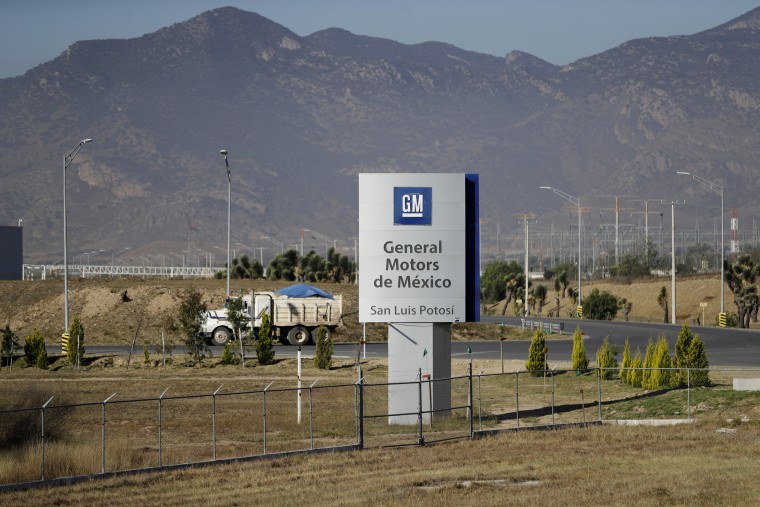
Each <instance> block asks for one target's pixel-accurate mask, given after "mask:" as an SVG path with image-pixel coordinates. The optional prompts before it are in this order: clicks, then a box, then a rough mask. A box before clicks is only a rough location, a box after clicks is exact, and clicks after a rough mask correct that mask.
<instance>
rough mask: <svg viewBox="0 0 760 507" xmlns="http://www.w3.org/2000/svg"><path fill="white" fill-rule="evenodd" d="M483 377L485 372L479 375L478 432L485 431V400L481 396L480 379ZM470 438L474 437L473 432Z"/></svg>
mask: <svg viewBox="0 0 760 507" xmlns="http://www.w3.org/2000/svg"><path fill="white" fill-rule="evenodd" d="M482 376H483V370H481V371H480V373H479V374H478V430H479V431H482V430H483V413H482V408H483V399H482V398H481V396H480V378H481V377H482ZM470 437H472V432H470Z"/></svg>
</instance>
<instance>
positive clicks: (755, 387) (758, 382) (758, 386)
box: [734, 378, 760, 391]
mask: <svg viewBox="0 0 760 507" xmlns="http://www.w3.org/2000/svg"><path fill="white" fill-rule="evenodd" d="M734 391H760V378H735V379H734Z"/></svg>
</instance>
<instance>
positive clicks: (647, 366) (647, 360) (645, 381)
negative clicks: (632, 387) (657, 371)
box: [641, 338, 654, 389]
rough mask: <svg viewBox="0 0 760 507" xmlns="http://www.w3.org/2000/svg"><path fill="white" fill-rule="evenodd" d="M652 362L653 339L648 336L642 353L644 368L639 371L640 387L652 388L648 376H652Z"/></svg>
mask: <svg viewBox="0 0 760 507" xmlns="http://www.w3.org/2000/svg"><path fill="white" fill-rule="evenodd" d="M653 364H654V341H653V340H652V338H649V341H648V342H647V349H646V353H645V354H644V364H643V368H644V370H643V371H642V372H641V387H642V388H643V389H653V387H651V382H650V378H651V377H652V370H651V368H652V365H653Z"/></svg>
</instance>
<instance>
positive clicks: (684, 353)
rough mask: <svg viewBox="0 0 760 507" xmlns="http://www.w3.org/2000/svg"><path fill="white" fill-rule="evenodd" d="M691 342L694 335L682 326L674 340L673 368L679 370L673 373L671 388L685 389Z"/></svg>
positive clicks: (685, 326)
mask: <svg viewBox="0 0 760 507" xmlns="http://www.w3.org/2000/svg"><path fill="white" fill-rule="evenodd" d="M693 340H694V335H693V334H692V332H691V330H690V329H689V326H687V325H686V324H684V325H683V327H682V328H681V332H680V333H678V338H676V350H675V354H676V356H675V362H674V364H673V366H674V367H676V368H679V369H678V370H676V371H675V372H674V373H673V387H686V381H687V378H686V377H687V373H686V368H689V367H690V365H689V350H690V347H691V342H692V341H693Z"/></svg>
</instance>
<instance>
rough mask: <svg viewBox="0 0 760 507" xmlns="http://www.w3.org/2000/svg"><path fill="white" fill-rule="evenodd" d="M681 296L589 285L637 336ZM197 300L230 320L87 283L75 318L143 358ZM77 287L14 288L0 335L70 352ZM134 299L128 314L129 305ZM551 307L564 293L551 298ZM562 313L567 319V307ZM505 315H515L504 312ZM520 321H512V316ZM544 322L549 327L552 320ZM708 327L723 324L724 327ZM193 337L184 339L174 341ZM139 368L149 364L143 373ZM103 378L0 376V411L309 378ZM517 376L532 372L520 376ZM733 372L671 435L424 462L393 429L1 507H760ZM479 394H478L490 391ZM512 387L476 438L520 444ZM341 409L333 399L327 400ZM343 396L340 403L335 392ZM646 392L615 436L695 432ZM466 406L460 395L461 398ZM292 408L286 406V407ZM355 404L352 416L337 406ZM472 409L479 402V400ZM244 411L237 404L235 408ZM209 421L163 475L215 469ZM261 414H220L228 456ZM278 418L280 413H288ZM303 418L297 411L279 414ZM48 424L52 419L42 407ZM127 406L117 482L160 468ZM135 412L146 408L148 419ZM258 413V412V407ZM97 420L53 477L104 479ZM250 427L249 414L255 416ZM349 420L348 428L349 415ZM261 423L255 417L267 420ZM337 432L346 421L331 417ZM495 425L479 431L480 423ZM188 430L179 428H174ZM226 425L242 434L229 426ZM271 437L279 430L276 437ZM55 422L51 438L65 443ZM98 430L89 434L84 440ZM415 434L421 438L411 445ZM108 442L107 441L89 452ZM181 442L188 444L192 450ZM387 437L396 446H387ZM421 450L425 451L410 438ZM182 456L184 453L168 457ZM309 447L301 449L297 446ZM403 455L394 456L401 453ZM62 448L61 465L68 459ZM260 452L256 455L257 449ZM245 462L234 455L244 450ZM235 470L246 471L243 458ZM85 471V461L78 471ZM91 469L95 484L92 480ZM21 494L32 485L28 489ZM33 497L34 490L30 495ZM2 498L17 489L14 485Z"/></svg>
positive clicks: (3, 467) (202, 284)
mask: <svg viewBox="0 0 760 507" xmlns="http://www.w3.org/2000/svg"><path fill="white" fill-rule="evenodd" d="M717 282H718V280H717V278H716V277H697V278H689V279H684V280H679V284H678V308H679V311H678V314H677V316H678V320H679V321H687V322H690V321H691V319H692V318H694V317H695V316H696V315H697V313H698V312H699V303H700V302H707V303H708V309H707V310H708V311H707V314H706V315H707V319H706V320H707V321H708V322H710V321H711V319H714V314H715V312H717V308H718V300H719V297H718V293H717V288H718V287H717V286H718V283H717ZM663 285H665V286H666V287H668V290H670V280H669V279H667V280H652V281H646V282H636V283H632V284H613V283H608V282H599V283H593V284H592V283H589V284H584V292H585V293H588V291H590V289H591V288H592V287H594V286H598V287H600V289H602V290H608V291H610V292H612V293H613V294H615V295H617V296H619V297H625V298H627V299H628V300H629V301H633V302H634V307H633V311H632V312H631V315H630V318H631V320H639V321H658V320H661V319H662V311H661V309H660V308H659V307H658V306H657V303H656V295H657V292H658V291H659V288H660V287H661V286H663ZM280 286H281V285H280V284H275V283H271V282H240V281H234V283H233V288H234V290H235V291H237V290H238V289H240V288H242V289H243V290H250V289H251V288H255V289H256V290H271V289H274V288H278V287H280ZM188 287H194V288H197V289H199V290H201V291H202V292H203V293H204V297H205V300H206V302H207V303H208V304H209V306H210V307H216V306H220V305H221V304H222V298H223V292H224V291H223V287H224V283H223V281H218V280H205V281H181V280H133V279H113V280H74V281H72V282H71V283H70V289H71V298H70V300H71V309H72V314H73V313H77V314H79V315H80V316H81V318H82V320H83V323H84V326H85V331H86V336H87V338H86V343H87V344H126V343H129V342H131V340H132V336H133V335H134V333H135V330H136V329H137V324H138V321H139V320H140V319H142V322H141V324H140V333H139V334H138V342H137V343H138V346H142V344H143V343H144V342H152V343H155V342H156V341H157V338H158V336H160V332H161V330H166V331H168V330H169V327H170V326H169V325H168V320H169V319H170V318H171V316H173V314H174V313H175V312H176V308H177V305H178V303H179V294H180V293H181V292H182V291H183V290H184V289H186V288H188ZM321 287H323V288H325V289H327V290H329V291H331V292H334V293H342V294H343V295H344V298H345V299H344V310H345V314H346V318H345V326H344V328H343V329H341V330H340V332H339V333H338V334H337V335H338V336H337V337H336V338H337V339H340V340H344V341H353V340H358V339H359V337H360V327H359V324H358V322H357V317H356V311H357V304H358V292H357V288H356V287H355V286H338V285H321ZM62 290H63V284H62V282H61V281H60V280H52V281H46V282H0V312H2V313H0V319H2V320H4V321H5V322H8V323H9V324H10V325H11V327H12V329H13V330H14V331H16V333H17V334H18V335H19V336H21V337H22V342H23V337H24V336H26V335H27V334H29V333H30V332H31V331H32V329H33V328H35V327H39V328H41V329H42V330H43V331H44V332H45V333H46V335H47V336H48V341H49V343H52V342H53V341H57V340H56V337H57V336H59V334H60V327H61V325H62V322H63V296H62ZM124 290H126V291H127V294H128V295H129V297H130V299H131V301H129V302H122V299H121V293H122V292H123V291H124ZM550 293H551V294H552V297H553V290H552V291H550ZM562 305H563V310H562V311H561V313H562V314H564V313H565V308H570V307H571V306H572V305H571V301H570V300H565V301H563V302H562ZM726 306H727V308H728V309H729V310H730V309H731V308H732V306H733V299H732V296H731V295H730V294H728V293H726ZM495 310H496V312H497V313H500V311H501V308H498V307H497V308H495ZM507 311H508V312H511V308H508V309H507ZM546 311H547V309H545V312H546ZM711 312H712V316H710V315H711ZM480 326H481V325H472V324H462V325H458V326H455V336H457V337H458V338H460V339H479V338H498V336H499V334H500V333H502V332H503V331H502V329H503V328H502V329H500V328H499V326H482V327H480ZM368 332H369V333H370V334H369V336H368V338H370V339H376V340H381V339H384V338H385V329H384V327H383V326H381V325H377V326H370V327H368ZM179 340H180V337H179V336H178V335H176V337H175V341H176V342H179ZM141 360H142V357H139V358H138V364H140V363H141ZM121 363H122V362H121V361H118V360H117V361H116V362H115V364H116V365H115V366H114V367H110V368H102V367H100V366H101V365H100V363H97V362H96V363H94V364H93V365H91V366H90V367H88V368H86V369H83V370H81V371H79V372H77V371H74V370H73V369H71V367H69V366H62V367H55V365H54V367H53V368H52V369H51V370H48V371H42V370H38V369H36V368H14V369H13V370H11V371H8V370H3V371H2V372H0V400H2V402H3V404H4V405H5V406H19V404H27V405H28V404H29V403H31V404H33V405H34V404H37V403H38V402H44V401H45V400H46V399H48V398H49V397H50V396H53V397H54V403H53V405H56V404H66V403H83V402H98V401H102V400H104V399H105V398H107V397H108V396H110V395H111V394H113V393H117V397H116V398H114V400H129V399H136V398H155V397H157V396H158V395H160V394H161V392H163V391H164V389H168V392H167V395H168V396H183V395H192V394H199V393H211V392H213V391H214V390H215V389H217V388H218V387H219V386H220V385H223V386H224V388H223V391H222V392H223V393H234V392H242V391H247V390H260V389H262V388H263V387H264V386H266V385H267V384H269V383H270V382H275V384H274V386H275V387H283V388H291V387H293V386H294V385H295V381H294V377H295V361H294V360H288V359H282V360H278V362H277V363H276V364H274V365H271V366H266V367H264V366H257V365H253V367H250V368H246V369H245V370H244V369H242V368H240V367H239V366H220V365H218V360H217V359H214V360H210V361H206V364H205V366H203V367H195V368H188V367H184V366H180V365H179V361H178V362H177V365H175V366H171V367H169V368H167V369H166V370H164V369H161V368H156V367H149V368H146V367H144V365H141V367H140V368H139V369H127V368H125V367H124V366H119V365H120V364H121ZM506 366H507V371H514V370H515V369H517V368H518V367H520V366H521V364H519V363H514V364H512V363H509V364H507V365H506ZM500 367H501V364H500V363H497V362H488V361H476V362H475V363H474V364H473V371H475V372H484V373H485V374H489V373H497V372H498V371H500ZM363 369H364V373H365V375H366V381H367V382H369V383H373V382H376V383H378V384H381V383H383V382H385V381H386V379H387V367H386V365H385V363H384V362H383V361H366V362H363ZM452 369H453V374H454V375H462V374H464V372H465V371H466V362H464V361H455V362H454V363H453V365H452ZM732 375H734V374H733V373H732V372H725V373H720V372H717V373H715V374H712V375H711V378H712V380H713V382H714V384H715V386H714V387H713V388H711V389H702V390H694V391H693V392H692V393H691V400H690V401H691V405H690V406H691V409H692V410H693V415H694V417H695V418H696V422H695V423H694V424H688V425H681V426H674V427H631V426H608V425H605V426H593V427H587V428H572V429H562V430H553V431H521V432H513V431H508V432H503V433H501V434H499V435H497V436H493V437H487V438H483V439H478V440H474V441H470V440H467V439H465V440H454V441H451V442H447V443H439V444H434V445H426V446H423V447H402V448H385V447H383V446H384V445H385V444H384V442H386V436H387V434H388V433H393V431H400V430H393V431H391V430H389V429H388V428H389V427H388V426H387V424H383V423H382V420H381V421H380V423H375V424H374V425H369V426H372V427H369V428H368V429H367V431H368V435H367V441H368V445H369V447H371V448H370V449H368V450H365V451H363V452H350V453H330V454H324V455H310V456H294V457H289V458H277V459H267V460H264V461H257V462H249V463H238V464H232V465H219V466H213V467H205V468H193V469H186V470H181V471H172V472H163V473H146V474H140V475H135V476H124V477H115V478H110V479H105V480H97V481H87V482H84V483H79V484H75V485H69V486H60V487H54V488H43V489H35V490H29V491H19V492H8V493H0V504H2V505H14V506H15V505H19V506H25V505H40V504H54V505H81V504H95V505H100V504H109V505H127V504H129V505H134V504H138V505H141V504H144V505H179V504H184V505H187V504H195V503H205V504H209V505H294V504H308V505H315V506H320V505H419V504H421V503H429V504H433V505H525V504H538V503H542V504H546V503H550V504H558V505H582V504H587V505H610V504H616V505H620V504H625V505H663V504H664V505H753V504H757V498H760V482H759V481H758V480H757V477H758V476H760V465H759V464H758V462H757V459H756V456H757V455H758V452H760V438H759V437H760V422H758V421H760V403H758V402H759V401H760V396H758V395H757V394H756V393H737V392H734V391H733V390H732V389H731V388H730V385H731V376H732ZM303 376H304V380H305V384H306V385H310V384H311V383H312V382H314V381H317V382H318V385H320V386H327V385H336V384H351V383H353V382H355V381H356V376H357V372H356V370H355V368H354V364H353V360H347V359H339V360H336V362H335V366H334V367H333V369H331V370H330V371H328V372H325V371H322V370H316V369H315V368H313V367H312V366H311V363H310V362H309V361H305V362H304V372H303ZM548 385H549V384H547V380H546V379H536V378H532V379H530V380H523V379H521V380H520V390H521V401H520V409H521V410H524V411H525V414H524V415H523V416H521V417H523V419H522V422H521V425H522V427H525V426H533V425H538V424H546V423H547V422H548V421H549V416H548V415H547V414H546V413H545V412H544V413H538V412H537V413H535V414H532V413H531V408H533V407H541V406H546V404H547V403H548V400H549V399H550V397H551V394H550V390H549V391H547V389H548V388H547V386H548ZM479 387H480V386H479ZM581 389H585V391H586V393H587V395H586V396H588V398H586V401H587V402H588V403H589V408H586V409H584V410H585V411H584V412H581V411H580V410H577V409H572V410H570V411H567V412H564V413H561V414H557V418H558V422H579V421H582V420H585V419H586V417H588V418H589V420H593V419H595V418H596V407H595V406H594V407H591V405H593V400H595V399H596V398H595V396H596V381H595V380H594V379H593V378H591V377H585V376H581V377H576V376H575V375H567V374H566V375H563V376H561V377H558V378H557V392H556V398H557V403H558V404H565V405H568V406H572V405H575V404H577V403H578V401H579V397H580V396H583V395H582V393H581V394H579V393H580V390H581ZM386 390H387V388H384V387H379V388H377V389H376V390H375V392H376V395H377V398H376V399H374V401H371V402H369V404H368V406H369V407H370V410H376V411H378V413H381V412H382V409H383V407H384V406H385V404H386V403H387V401H386V399H385V398H384V397H383V396H384V392H385V391H386ZM514 390H515V384H514V380H512V378H511V376H506V377H501V376H491V377H488V376H487V377H483V379H482V393H479V394H478V399H479V402H480V401H482V404H483V406H482V411H481V410H480V408H481V407H479V409H478V410H477V412H478V416H479V417H478V421H477V424H476V429H477V428H478V427H479V426H481V425H482V427H483V428H502V429H508V428H514V427H515V421H514V420H513V419H510V418H508V417H507V418H504V417H501V415H503V414H506V413H509V412H511V411H513V410H514V408H515V407H514V405H513V402H514ZM324 392H325V393H327V392H328V391H324ZM336 392H338V391H336ZM640 394H641V392H640V390H635V389H633V388H631V387H630V386H626V385H623V384H621V383H619V382H617V381H611V382H603V383H602V399H603V400H604V405H603V419H605V420H614V419H645V418H664V419H673V418H683V417H685V416H686V401H687V398H686V396H687V395H686V393H685V391H683V390H675V391H669V392H665V393H661V394H660V395H657V396H647V397H639V395H640ZM453 395H454V397H455V398H456V400H459V401H461V400H460V398H462V397H463V396H465V394H464V390H463V389H462V386H461V385H460V386H456V387H455V388H454V394H453ZM288 396H290V395H288ZM343 397H344V398H345V400H343V401H341V400H342V399H343ZM465 399H466V398H465ZM230 400H232V398H230ZM199 403H200V405H197V406H194V405H188V406H187V407H184V408H182V409H181V410H180V409H179V407H178V408H177V409H175V411H174V412H172V411H171V410H169V411H168V412H167V416H169V415H171V416H174V415H176V416H181V417H182V420H183V421H185V422H183V423H182V427H179V426H171V424H169V423H167V424H168V426H167V427H168V428H170V431H168V435H167V437H166V438H167V447H169V448H170V449H171V450H170V451H169V450H167V457H166V459H167V460H168V461H169V462H170V463H182V462H188V461H194V460H200V459H210V447H209V434H210V433H209V431H210V422H209V420H208V419H209V417H208V415H209V413H210V408H209V406H208V398H205V399H201V401H200V402H199ZM247 403H249V402H247V401H245V399H244V398H243V397H241V401H240V402H233V401H224V400H222V402H220V406H219V414H220V422H221V424H223V426H222V428H223V431H225V432H227V433H226V434H225V439H223V440H222V441H221V442H220V447H219V449H220V453H221V454H222V456H223V457H227V456H234V455H235V454H225V453H231V452H239V449H240V446H241V445H242V446H243V448H244V450H243V451H242V452H243V453H244V454H246V453H247V454H257V453H260V452H261V439H260V438H259V437H257V436H252V433H256V432H258V431H259V428H260V426H259V423H258V422H256V421H257V418H258V413H259V410H260V409H259V408H256V409H255V412H250V410H251V409H250V407H249V406H247V405H246V404H247ZM271 403H272V408H273V409H275V408H276V407H277V406H278V405H277V403H278V401H277V399H276V397H273V398H272V400H271ZM285 405H287V406H288V407H291V406H292V403H291V401H290V398H288V399H287V400H285V401H282V406H283V407H284V406H285ZM37 406H38V405H37ZM129 406H130V405H123V406H121V407H120V406H118V405H113V406H112V407H109V430H108V431H109V454H108V456H107V459H108V468H109V469H129V468H134V467H139V466H155V464H156V463H155V459H156V452H155V451H156V443H155V431H156V424H155V415H156V414H155V405H154V404H153V403H148V404H145V405H144V406H143V408H142V409H139V408H135V409H134V411H132V412H130V410H131V409H129V410H128V409H126V408H122V407H129ZM135 407H139V404H135ZM257 407H258V405H257ZM316 407H317V409H318V411H319V412H315V413H318V414H319V416H318V417H319V419H317V421H318V422H317V427H318V434H317V446H321V445H331V444H335V443H338V444H341V443H352V439H353V438H354V433H352V431H353V419H352V416H351V413H352V410H353V391H352V390H345V392H342V391H341V394H340V396H339V397H337V398H336V397H335V396H333V395H330V396H322V397H321V398H319V399H318V400H317V403H316ZM98 410H100V408H99V407H98V406H95V407H94V409H93V410H90V411H89V412H87V411H86V410H85V411H83V412H81V413H79V412H77V413H75V414H72V413H66V417H65V418H63V419H60V420H59V424H60V423H61V422H62V421H66V424H69V423H72V424H74V423H76V424H81V425H83V426H82V427H83V428H84V426H86V425H87V424H91V423H93V421H94V426H93V428H94V429H93V430H92V435H90V436H89V437H87V438H88V439H89V440H88V441H89V442H91V443H90V444H89V447H88V448H86V449H85V448H83V446H82V444H81V441H82V440H81V439H80V436H81V435H79V434H78V433H75V434H74V435H73V436H71V437H68V438H67V439H62V440H60V441H58V442H55V441H51V447H50V455H49V456H48V458H49V459H50V460H51V463H52V466H54V467H58V468H56V469H55V470H57V472H58V475H59V476H61V475H76V474H81V473H83V472H82V467H84V468H85V472H84V473H95V472H98V471H99V464H100V462H99V459H100V455H99V449H100V448H99V442H100V440H99V435H100V433H99V429H98V428H99V426H98V424H99V421H100V419H99V417H100V416H99V412H98ZM246 411H247V412H246ZM344 412H346V413H348V416H345V414H344V415H340V414H343V413H344ZM253 414H256V415H253ZM331 414H332V415H331ZM481 415H482V419H481V417H480V416H481ZM272 417H273V419H272V420H271V421H270V424H272V425H273V426H271V428H272V431H273V433H272V442H270V446H272V447H270V449H271V452H276V451H278V450H287V448H286V447H279V448H278V447H277V445H283V444H278V441H277V438H278V437H283V438H284V437H285V436H288V438H293V439H295V441H296V442H297V444H296V445H299V446H300V447H297V448H304V445H306V444H307V443H308V435H305V434H304V433H303V431H304V430H303V429H302V428H298V427H295V426H294V425H291V426H288V425H287V424H286V422H285V421H284V420H283V419H282V418H280V419H278V418H277V417H275V416H272ZM178 420H179V419H178ZM463 421H464V419H463V417H462V416H461V415H457V416H456V417H453V418H452V419H451V420H450V421H446V422H441V423H439V425H437V428H436V429H437V430H441V431H444V432H445V431H450V432H459V434H460V435H461V433H462V428H463V427H465V426H463ZM224 425H228V426H224ZM278 426H279V428H277V429H275V428H276V427H278ZM54 429H55V422H51V431H52V430H54ZM83 431H84V430H82V431H80V432H79V433H82V432H83ZM404 431H407V430H404ZM93 435H94V436H93ZM178 435H179V436H178ZM384 435H386V436H384ZM412 435H413V433H412ZM172 438H173V440H172ZM299 439H300V440H299ZM391 440H392V439H388V442H390V441H391ZM56 446H57V447H56ZM246 446H247V447H246ZM233 447H234V450H233ZM0 454H2V456H1V457H0V475H3V476H4V477H6V478H7V477H9V476H10V477H13V476H14V474H16V475H15V476H17V477H29V476H31V477H34V476H35V474H37V473H38V469H39V464H38V461H34V460H32V462H30V463H26V462H25V463H24V465H23V466H24V467H29V468H28V470H26V471H23V470H21V468H23V467H22V464H21V462H20V461H19V460H18V459H16V458H14V456H16V455H14V454H13V453H12V452H11V453H8V452H3V453H0ZM237 455H239V454H237ZM73 456H76V459H72V457H73ZM88 467H89V468H88ZM18 480H22V479H18ZM23 480H28V479H23ZM3 482H6V481H3Z"/></svg>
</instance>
